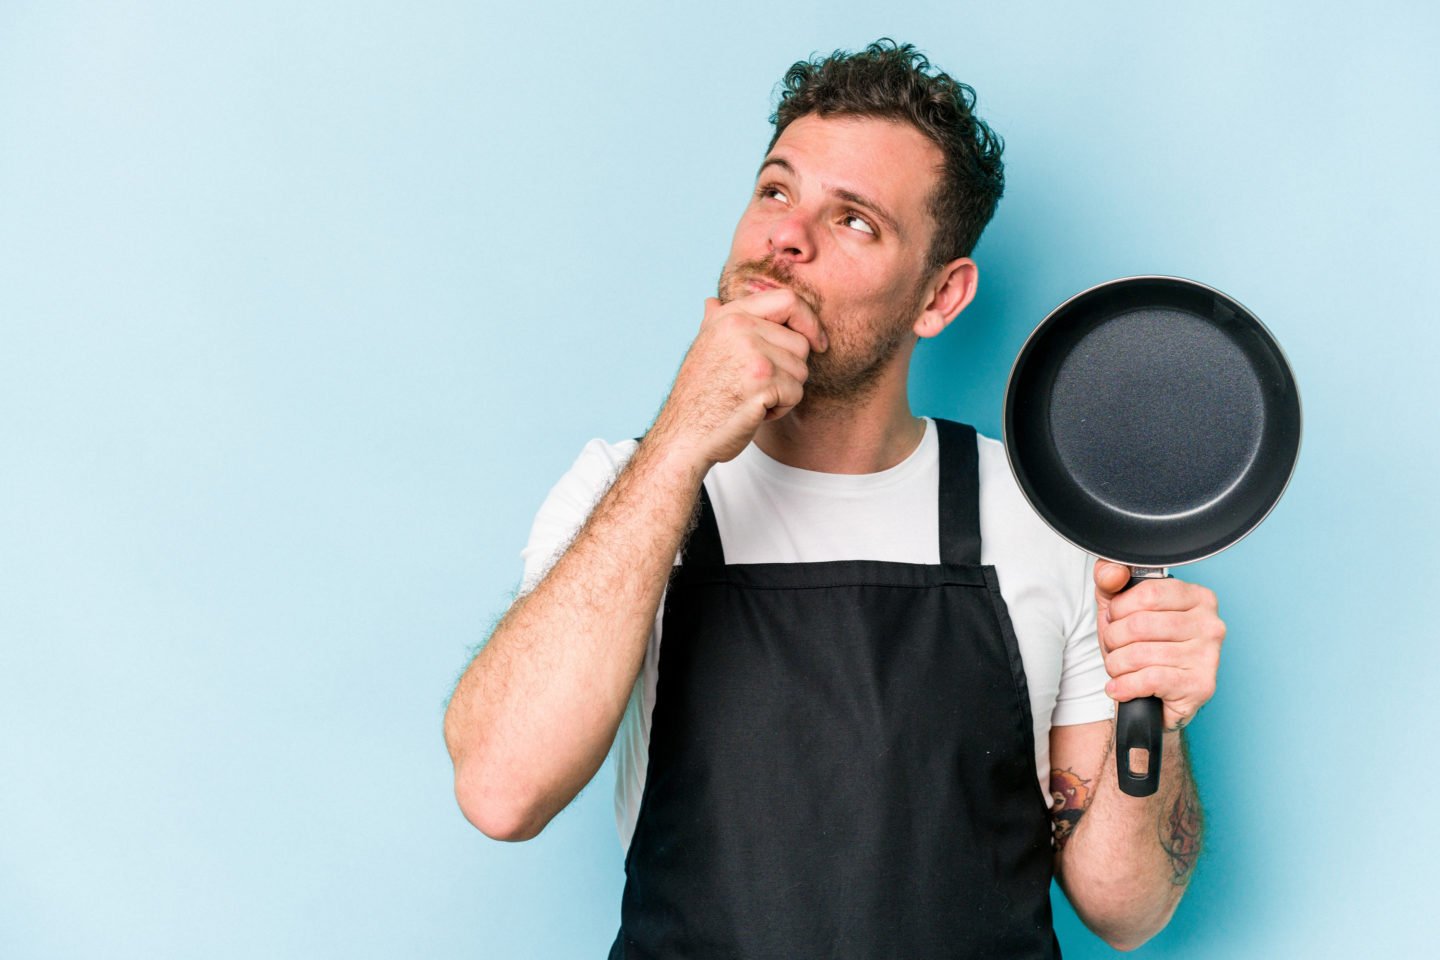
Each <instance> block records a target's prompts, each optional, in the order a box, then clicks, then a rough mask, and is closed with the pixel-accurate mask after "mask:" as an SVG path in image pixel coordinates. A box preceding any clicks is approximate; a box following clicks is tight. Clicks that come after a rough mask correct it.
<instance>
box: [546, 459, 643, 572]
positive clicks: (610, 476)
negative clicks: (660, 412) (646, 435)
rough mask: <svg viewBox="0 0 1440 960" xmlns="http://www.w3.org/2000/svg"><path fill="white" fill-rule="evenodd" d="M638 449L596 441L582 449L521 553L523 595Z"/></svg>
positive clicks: (553, 489)
mask: <svg viewBox="0 0 1440 960" xmlns="http://www.w3.org/2000/svg"><path fill="white" fill-rule="evenodd" d="M638 446H639V444H637V443H636V442H635V441H634V440H621V441H620V442H618V443H611V442H609V441H607V440H601V439H594V440H591V441H589V442H588V443H586V444H585V446H584V447H582V448H581V450H580V453H579V454H578V455H577V456H576V457H575V460H574V462H573V463H571V465H570V468H569V469H568V470H566V471H565V473H564V474H563V475H561V477H560V479H559V480H557V481H556V482H555V484H554V486H552V487H551V488H550V492H549V493H548V494H546V496H545V500H544V502H543V503H541V504H540V509H539V511H537V512H536V514H535V519H534V522H533V523H532V524H531V526H530V537H529V540H528V541H527V542H526V545H525V548H524V549H523V550H522V551H521V557H522V559H523V560H524V564H525V573H524V576H523V586H522V592H523V591H525V590H528V589H529V588H530V587H531V586H533V585H534V584H535V583H536V582H538V580H539V578H540V577H541V576H542V575H543V574H544V572H545V571H546V570H547V569H548V568H549V566H550V564H551V563H553V562H554V560H555V559H556V558H557V556H558V555H559V553H560V552H561V551H563V550H564V548H565V546H566V544H568V543H569V541H570V540H571V538H573V537H574V535H575V533H576V531H578V530H579V529H580V527H581V526H582V525H583V524H584V523H585V520H586V518H588V517H589V516H590V512H591V511H592V510H594V509H595V504H596V503H598V502H599V501H600V498H601V497H603V496H604V495H605V491H606V490H608V489H610V485H611V484H612V483H614V482H615V478H616V477H617V476H618V475H619V473H620V471H621V469H623V468H624V466H625V464H626V462H627V461H629V459H630V458H631V457H632V456H633V455H634V454H635V450H636V448H637V447H638Z"/></svg>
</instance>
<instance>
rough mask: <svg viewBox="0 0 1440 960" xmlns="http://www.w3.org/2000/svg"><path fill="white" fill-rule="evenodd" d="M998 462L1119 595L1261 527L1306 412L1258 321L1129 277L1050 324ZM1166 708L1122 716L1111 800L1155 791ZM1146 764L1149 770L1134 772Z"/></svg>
mask: <svg viewBox="0 0 1440 960" xmlns="http://www.w3.org/2000/svg"><path fill="white" fill-rule="evenodd" d="M1003 429H1004V440H1005V452H1006V455H1007V457H1008V458H1009V461H1010V469H1011V470H1012V471H1013V472H1014V474H1015V479H1016V481H1017V482H1018V483H1019V485H1020V489H1021V491H1023V492H1024V494H1025V497H1026V499H1028V500H1029V501H1030V505H1031V506H1032V507H1034V509H1035V512H1036V513H1038V514H1039V515H1040V517H1041V518H1042V519H1043V520H1044V521H1045V522H1046V523H1047V524H1049V525H1050V527H1051V528H1052V529H1054V530H1055V532H1056V533H1058V534H1059V535H1060V536H1062V537H1064V538H1065V539H1066V540H1068V541H1070V542H1071V543H1073V544H1075V545H1076V546H1078V547H1079V548H1080V549H1082V550H1084V551H1086V552H1087V553H1091V554H1094V555H1095V556H1098V557H1101V558H1103V559H1106V560H1113V561H1115V562H1117V563H1122V564H1126V565H1128V566H1130V567H1131V568H1132V571H1131V572H1132V576H1131V581H1130V584H1129V586H1127V587H1126V589H1129V587H1130V586H1134V585H1135V584H1136V583H1139V582H1140V580H1142V579H1145V578H1149V577H1163V576H1166V575H1167V574H1166V568H1168V567H1173V566H1176V565H1178V564H1182V563H1191V562H1193V561H1195V560H1203V559H1204V558H1206V557H1209V556H1212V555H1213V554H1216V553H1219V552H1220V551H1221V550H1224V549H1225V548H1226V547H1228V546H1230V545H1231V544H1233V543H1235V542H1236V541H1238V540H1240V539H1241V538H1242V537H1244V536H1245V535H1246V534H1247V533H1249V532H1250V531H1251V530H1253V529H1255V527H1256V526H1258V525H1259V523H1260V521H1261V520H1264V519H1265V517H1266V515H1267V514H1269V512H1270V510H1271V509H1272V508H1273V507H1274V506H1275V504H1276V502H1277V501H1278V500H1279V499H1280V495H1281V494H1282V493H1283V492H1284V491H1285V487H1286V485H1287V484H1288V483H1289V482H1290V475H1291V474H1292V473H1293V472H1294V469H1295V461H1296V458H1297V456H1298V454H1299V450H1300V398H1299V395H1298V394H1297V393H1296V389H1295V378H1294V376H1293V374H1292V373H1291V371H1290V367H1289V364H1287V363H1286V361H1285V357H1284V355H1283V354H1282V353H1281V352H1280V346H1279V344H1277V343H1276V342H1275V338H1274V337H1272V336H1271V335H1270V331H1268V330H1266V329H1265V327H1264V326H1263V325H1262V324H1261V323H1260V321H1259V320H1258V319H1256V318H1255V315H1254V314H1252V313H1251V312H1250V311H1249V310H1246V309H1245V308H1244V307H1243V306H1241V305H1240V304H1239V303H1237V302H1236V301H1235V300H1233V299H1231V298H1230V297H1228V296H1226V295H1225V294H1223V293H1221V292H1220V291H1218V290H1215V289H1212V288H1210V287H1207V286H1205V285H1204V284H1201V283H1196V282H1195V281H1193V280H1184V279H1181V278H1179V277H1126V278H1123V279H1120V280H1111V281H1109V282H1108V283H1102V284H1100V285H1099V286H1095V287H1091V288H1090V289H1088V290H1085V291H1083V292H1081V293H1078V294H1076V295H1075V296H1073V297H1071V298H1070V299H1069V300H1066V301H1065V302H1064V303H1062V304H1061V305H1060V306H1058V307H1056V308H1055V309H1054V310H1052V311H1051V312H1050V315H1049V316H1047V317H1046V318H1045V319H1044V320H1043V321H1042V322H1041V323H1040V325H1039V326H1038V327H1036V328H1035V331H1034V332H1033V333H1032V334H1031V335H1030V338H1029V339H1028V340H1027V341H1026V342H1025V345H1024V347H1022V348H1021V350H1020V355H1019V356H1018V357H1017V358H1016V360H1015V366H1014V368H1013V369H1012V370H1011V372H1010V382H1009V385H1008V386H1007V387H1006V391H1005V411H1004V416H1003ZM1160 725H1161V702H1160V699H1159V698H1158V697H1145V698H1142V699H1138V700H1128V701H1126V702H1124V703H1122V704H1120V707H1119V711H1118V715H1117V719H1116V724H1115V741H1116V742H1115V758H1116V771H1117V774H1118V776H1119V778H1120V789H1121V790H1123V791H1124V792H1125V793H1127V794H1129V795H1131V796H1135V797H1146V796H1149V795H1151V794H1153V793H1154V792H1155V790H1156V788H1157V787H1158V786H1159V783H1160V759H1161V757H1160V735H1161V729H1160ZM1142 751H1144V752H1142ZM1142 760H1143V763H1142Z"/></svg>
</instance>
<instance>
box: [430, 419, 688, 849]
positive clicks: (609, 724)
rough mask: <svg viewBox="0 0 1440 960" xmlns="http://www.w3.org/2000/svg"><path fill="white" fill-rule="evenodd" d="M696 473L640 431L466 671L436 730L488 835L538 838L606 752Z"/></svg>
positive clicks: (461, 795) (470, 810)
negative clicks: (545, 568)
mask: <svg viewBox="0 0 1440 960" xmlns="http://www.w3.org/2000/svg"><path fill="white" fill-rule="evenodd" d="M703 476H704V469H703V468H702V467H701V466H700V465H699V464H698V463H697V462H696V461H695V460H694V458H690V457H686V456H683V455H681V454H679V453H678V452H676V451H675V450H674V449H673V448H671V447H668V446H667V445H665V444H664V443H662V442H658V441H657V442H653V443H652V442H651V440H650V438H648V437H647V439H646V441H645V442H643V443H642V444H641V446H640V449H639V450H638V451H637V452H636V453H635V455H634V456H633V457H632V458H631V460H630V462H629V463H628V464H627V465H626V466H625V468H624V469H623V470H622V471H621V473H620V475H619V476H618V477H617V478H616V480H615V482H614V483H613V484H612V485H611V487H610V489H609V490H608V491H606V493H605V495H604V496H603V497H601V499H600V501H599V502H598V503H597V504H596V506H595V508H594V510H593V511H592V512H591V514H590V517H589V519H588V520H587V521H586V523H585V524H584V525H583V526H582V527H581V529H580V532H579V533H578V534H577V535H576V537H575V539H574V541H573V542H572V543H571V545H570V546H569V548H568V549H567V550H566V551H565V553H564V554H563V555H562V556H561V557H560V558H559V559H558V560H557V561H556V563H555V565H554V567H553V568H552V569H551V570H550V572H549V573H548V574H547V575H546V576H545V577H544V579H542V580H541V581H540V583H539V584H538V585H537V586H536V587H535V589H534V590H533V591H531V592H530V593H528V594H526V595H525V596H523V597H521V598H520V599H519V600H517V601H516V602H515V604H514V605H512V607H511V608H510V610H509V611H508V612H507V614H506V615H505V617H504V618H503V619H502V620H501V622H500V624H499V625H498V626H497V627H496V629H495V631H494V633H493V634H492V635H491V637H490V639H489V641H488V642H487V643H486V645H485V646H484V648H483V649H482V650H481V651H480V653H479V654H478V655H477V656H476V657H475V659H474V660H473V661H472V662H471V664H470V666H469V667H468V668H467V669H466V671H465V674H464V675H463V676H462V677H461V679H460V682H459V683H458V684H457V686H456V689H455V693H454V695H453V697H452V698H451V701H450V706H449V708H448V709H447V711H446V714H445V740H446V744H447V746H448V747H449V750H450V755H451V759H452V761H453V762H454V764H455V790H456V797H457V799H458V800H459V802H460V806H461V809H462V810H463V811H464V813H465V815H466V817H467V818H469V819H470V820H471V822H473V823H475V825H476V826H477V827H479V828H480V829H481V830H482V831H484V832H485V833H487V834H488V835H490V836H494V837H499V838H503V839H520V840H523V839H528V838H529V837H531V836H534V835H535V834H536V833H538V832H539V831H540V830H541V829H542V828H543V827H544V825H545V824H546V823H547V822H549V820H550V819H551V818H552V817H553V816H554V815H555V814H556V813H558V812H559V811H560V809H562V808H563V807H564V806H565V804H567V803H569V801H570V799H571V798H573V797H574V796H575V794H576V793H577V792H579V790H580V788H581V787H583V786H584V785H585V784H586V783H587V782H589V780H590V778H591V777H592V776H594V774H595V771H596V770H598V769H599V767H600V765H601V763H603V762H604V759H605V755H606V753H607V751H608V750H609V747H610V744H611V742H612V741H613V740H614V737H615V731H616V729H617V728H618V726H619V724H620V720H621V718H622V716H623V713H624V709H625V704H626V701H627V699H628V697H629V695H630V692H631V689H632V688H633V686H634V683H635V679H636V677H637V676H638V675H639V672H640V669H641V666H642V664H643V662H644V656H645V647H646V642H647V639H648V638H649V636H650V631H651V627H652V625H653V623H654V619H655V613H656V610H657V608H658V606H659V602H660V597H661V594H662V592H663V590H664V588H665V584H666V583H667V581H668V578H669V575H670V572H671V568H672V565H673V563H674V559H675V553H676V551H677V550H679V548H680V545H681V543H682V542H683V539H684V537H685V535H686V533H687V532H688V529H689V526H690V522H691V519H692V516H693V513H694V508H695V503H696V498H697V496H698V494H699V490H700V483H701V480H702V478H703Z"/></svg>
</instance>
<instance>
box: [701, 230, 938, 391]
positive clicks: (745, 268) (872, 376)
mask: <svg viewBox="0 0 1440 960" xmlns="http://www.w3.org/2000/svg"><path fill="white" fill-rule="evenodd" d="M752 278H759V279H763V280H769V281H770V282H772V283H776V284H780V285H783V286H786V287H789V288H790V289H791V290H793V291H795V293H796V295H798V296H799V297H800V298H801V299H802V300H804V301H805V302H806V303H808V304H809V305H810V308H811V309H812V310H814V311H815V315H816V316H817V317H818V318H819V320H820V326H821V328H822V329H824V330H825V333H826V336H827V337H828V338H829V340H830V346H829V349H827V350H826V351H825V352H824V353H815V352H814V351H811V353H810V355H809V357H808V358H807V359H806V361H805V365H806V369H807V370H808V372H809V376H808V377H807V378H806V380H805V387H804V396H803V398H802V399H801V400H800V403H799V405H797V407H796V410H804V409H810V410H814V409H817V408H819V407H842V406H843V407H850V406H854V405H855V404H856V403H857V402H859V401H861V400H863V399H864V398H865V397H866V396H868V395H869V394H870V393H872V392H873V391H874V390H875V388H876V386H877V384H878V382H879V380H880V376H881V375H882V374H883V373H884V372H885V370H886V368H887V367H888V366H889V364H890V361H891V360H893V359H894V357H895V354H896V353H898V352H899V351H900V348H901V347H903V346H904V345H905V343H906V341H907V339H908V338H909V337H911V336H913V333H912V331H911V327H912V326H913V325H914V323H915V318H916V317H918V316H919V315H920V307H921V306H922V305H923V304H922V303H921V298H922V297H923V296H924V293H925V291H924V289H923V287H922V288H920V289H917V290H916V291H915V294H914V296H913V297H912V298H911V299H910V301H909V302H908V303H906V304H905V306H904V307H903V308H902V309H901V310H900V311H899V312H898V313H896V314H893V315H891V316H890V317H888V318H886V319H885V321H884V322H883V323H882V324H881V325H880V326H881V330H880V333H879V336H878V337H877V338H876V339H875V340H874V341H873V342H870V343H868V344H867V343H863V342H857V340H856V337H857V334H860V335H863V333H864V331H863V329H859V330H857V326H861V327H863V326H864V324H858V325H857V324H855V323H851V322H846V318H831V317H828V316H827V314H826V313H825V312H824V310H825V307H824V301H823V299H822V298H821V296H820V294H819V291H817V290H815V289H814V288H812V287H810V286H809V285H808V284H805V283H803V282H801V281H800V280H798V279H797V278H796V277H795V276H794V275H793V274H792V273H791V272H790V270H789V269H788V268H787V266H786V264H785V263H784V262H783V261H780V262H776V261H774V260H773V259H771V258H766V259H764V260H745V261H742V262H740V263H738V264H736V265H735V266H734V267H732V268H729V269H722V270H721V272H720V281H719V283H718V284H717V287H716V294H715V295H716V298H717V299H719V301H720V302H721V303H729V302H730V301H731V300H735V299H738V298H740V297H742V296H745V292H744V291H743V289H742V288H741V285H742V284H743V283H744V282H745V281H746V280H748V279H752Z"/></svg>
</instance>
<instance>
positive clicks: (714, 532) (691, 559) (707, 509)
mask: <svg viewBox="0 0 1440 960" xmlns="http://www.w3.org/2000/svg"><path fill="white" fill-rule="evenodd" d="M695 511H696V513H697V514H699V517H698V519H697V521H696V523H695V529H694V530H692V531H690V539H689V540H687V541H686V542H685V549H684V555H683V557H682V560H683V562H685V563H687V564H694V565H695V566H700V567H723V566H725V550H724V548H722V547H721V546H720V524H718V523H717V522H716V521H715V508H714V507H713V506H712V505H711V504H710V494H709V493H708V492H707V491H706V489H705V484H704V483H701V484H700V503H699V504H698V505H697V506H696V508H695Z"/></svg>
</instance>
